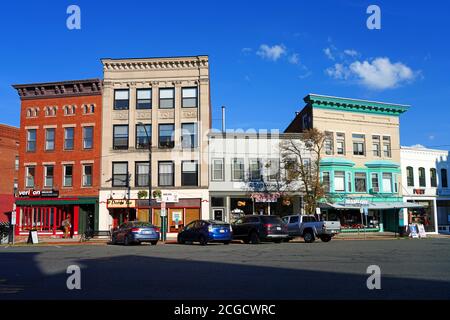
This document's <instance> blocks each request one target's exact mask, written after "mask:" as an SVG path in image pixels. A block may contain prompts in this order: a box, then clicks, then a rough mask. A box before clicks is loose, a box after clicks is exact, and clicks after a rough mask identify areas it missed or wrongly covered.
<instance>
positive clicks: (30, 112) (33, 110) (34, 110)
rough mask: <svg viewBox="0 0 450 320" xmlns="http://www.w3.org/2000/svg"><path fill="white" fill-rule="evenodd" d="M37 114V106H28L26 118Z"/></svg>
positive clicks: (34, 116)
mask: <svg viewBox="0 0 450 320" xmlns="http://www.w3.org/2000/svg"><path fill="white" fill-rule="evenodd" d="M37 116H38V108H28V109H27V118H36V117H37Z"/></svg>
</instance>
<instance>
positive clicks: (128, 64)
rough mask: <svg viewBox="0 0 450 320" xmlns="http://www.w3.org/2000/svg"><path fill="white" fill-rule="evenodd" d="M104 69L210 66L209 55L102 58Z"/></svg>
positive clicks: (123, 69) (159, 68)
mask: <svg viewBox="0 0 450 320" xmlns="http://www.w3.org/2000/svg"><path fill="white" fill-rule="evenodd" d="M101 61H102V63H103V70H104V71H139V70H165V69H198V68H207V67H208V63H209V62H208V56H196V57H176V58H142V59H102V60H101Z"/></svg>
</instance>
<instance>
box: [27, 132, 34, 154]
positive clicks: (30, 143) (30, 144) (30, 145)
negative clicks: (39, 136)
mask: <svg viewBox="0 0 450 320" xmlns="http://www.w3.org/2000/svg"><path fill="white" fill-rule="evenodd" d="M27 151H28V152H34V151H36V129H29V130H27Z"/></svg>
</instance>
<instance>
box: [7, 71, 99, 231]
mask: <svg viewBox="0 0 450 320" xmlns="http://www.w3.org/2000/svg"><path fill="white" fill-rule="evenodd" d="M13 87H14V88H15V89H16V90H17V91H18V94H19V96H20V99H21V114H20V150H19V158H20V170H19V191H18V197H17V198H16V205H17V228H16V232H17V234H18V235H25V234H27V232H28V231H29V230H30V229H37V230H38V232H39V233H40V234H42V235H53V236H61V235H62V234H63V233H62V230H61V222H62V220H64V219H65V218H66V217H68V216H69V215H70V217H71V221H72V223H71V224H72V235H73V236H77V235H79V234H82V233H84V232H86V231H94V230H96V229H97V228H98V227H97V225H98V193H99V184H100V181H99V179H100V163H101V161H100V157H101V134H102V132H101V131H102V129H101V118H102V81H101V80H100V79H88V80H75V81H64V82H53V83H33V84H20V85H14V86H13Z"/></svg>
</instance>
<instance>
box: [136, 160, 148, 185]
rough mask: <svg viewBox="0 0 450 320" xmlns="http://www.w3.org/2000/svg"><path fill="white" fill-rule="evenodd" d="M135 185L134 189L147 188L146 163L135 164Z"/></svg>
mask: <svg viewBox="0 0 450 320" xmlns="http://www.w3.org/2000/svg"><path fill="white" fill-rule="evenodd" d="M135 166H136V168H135V170H136V173H135V185H136V187H148V186H149V184H150V166H149V163H148V161H147V162H136V163H135Z"/></svg>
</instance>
